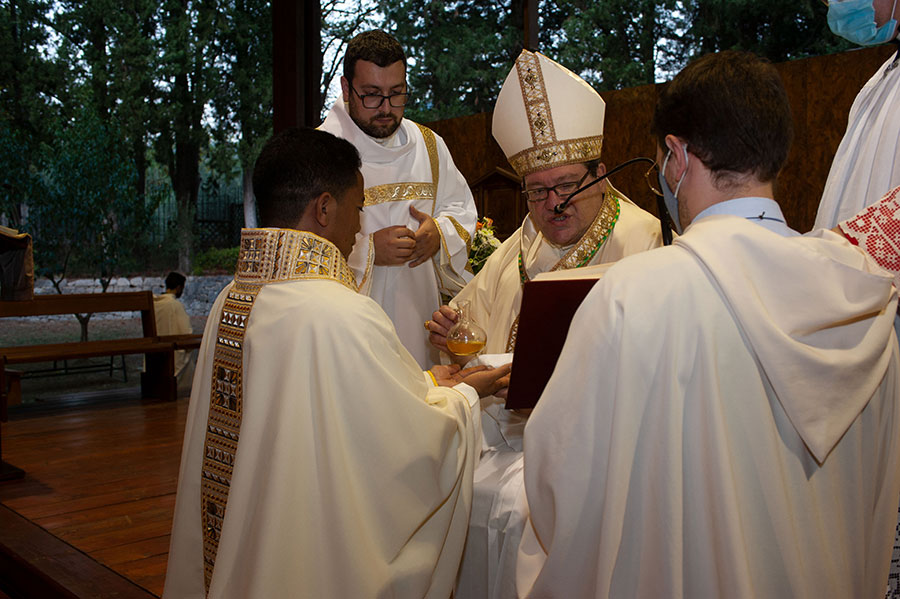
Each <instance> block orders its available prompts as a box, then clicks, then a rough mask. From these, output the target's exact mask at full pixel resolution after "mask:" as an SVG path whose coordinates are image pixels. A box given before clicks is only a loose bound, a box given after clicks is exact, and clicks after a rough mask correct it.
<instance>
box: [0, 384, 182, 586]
mask: <svg viewBox="0 0 900 599" xmlns="http://www.w3.org/2000/svg"><path fill="white" fill-rule="evenodd" d="M113 399H115V401H104V402H102V403H86V404H84V405H81V406H75V407H67V408H66V409H40V410H35V409H30V410H29V409H25V408H22V409H11V410H10V415H9V416H10V418H9V419H10V422H7V423H3V424H2V426H3V434H2V439H3V456H4V459H5V460H6V461H8V462H10V463H11V464H14V465H16V466H18V467H20V468H22V469H24V470H25V472H26V475H25V478H24V479H23V480H19V481H9V482H4V483H0V504H2V505H3V506H5V507H6V508H9V510H12V511H13V512H15V513H17V514H19V515H21V516H23V517H24V518H25V519H27V520H28V521H30V522H31V523H33V524H34V525H37V526H38V527H40V528H41V529H43V530H45V531H47V532H49V533H50V534H51V535H53V536H54V537H56V538H58V539H61V540H62V541H65V542H66V543H68V544H69V545H71V546H72V547H74V548H75V549H77V550H78V551H76V552H74V553H78V552H81V553H83V554H84V555H86V556H87V557H88V558H90V559H92V560H94V561H96V562H97V563H98V564H101V565H103V566H106V567H107V568H109V569H111V570H112V571H114V572H116V573H118V574H120V575H121V576H123V577H124V578H126V579H128V580H129V581H131V582H133V583H134V584H136V585H138V586H139V587H142V588H143V589H146V591H149V593H150V594H152V595H156V596H160V595H161V594H162V589H163V583H164V581H165V569H166V559H167V556H168V549H169V535H170V531H171V526H172V514H173V510H174V507H175V490H176V485H177V482H178V466H179V461H180V458H181V443H182V436H183V433H184V424H185V418H186V414H187V405H188V399H187V398H181V399H178V400H177V401H175V402H159V401H142V400H140V399H139V393H125V397H118V398H113ZM0 515H2V514H0ZM7 528H9V527H8V526H0V545H2V544H3V543H4V542H5V541H6V539H5V538H4V536H5V535H6V533H8V532H9V531H8V530H6V529H7ZM36 530H37V529H36ZM72 559H75V560H77V559H78V556H77V555H75V556H74V557H72ZM85 574H86V575H87V573H85ZM2 575H3V574H2V572H0V576H2ZM60 576H62V575H60ZM85 582H87V581H85ZM84 594H85V596H88V595H89V596H92V597H94V596H95V597H101V596H118V597H124V596H127V595H123V594H118V595H103V594H91V591H84ZM133 596H140V593H138V594H137V595H133ZM0 597H3V594H2V592H0Z"/></svg>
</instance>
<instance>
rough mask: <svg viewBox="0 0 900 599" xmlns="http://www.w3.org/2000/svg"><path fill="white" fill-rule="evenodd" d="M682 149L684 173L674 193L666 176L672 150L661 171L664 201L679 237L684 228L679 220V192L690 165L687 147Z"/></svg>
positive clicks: (660, 183)
mask: <svg viewBox="0 0 900 599" xmlns="http://www.w3.org/2000/svg"><path fill="white" fill-rule="evenodd" d="M681 149H682V150H684V173H682V175H681V179H679V180H678V183H676V184H675V191H674V193H673V192H672V190H671V189H670V188H669V184H668V183H667V182H666V175H665V172H666V165H668V164H669V157H670V156H671V155H672V150H669V151H668V152H666V159H665V160H663V165H662V168H661V169H659V188H660V190H662V192H663V200H665V202H666V210H668V212H669V216H670V217H672V224H674V225H675V232H676V233H678V234H679V235H681V233H682V231H683V230H684V228H683V227H682V226H681V220H679V218H678V190H679V189H681V183H682V182H683V181H684V177H685V175H687V165H688V153H687V147H686V146H681Z"/></svg>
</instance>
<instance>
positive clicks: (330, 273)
mask: <svg viewBox="0 0 900 599" xmlns="http://www.w3.org/2000/svg"><path fill="white" fill-rule="evenodd" d="M304 279H331V280H334V281H337V282H339V283H341V284H343V285H345V286H347V287H349V288H350V289H352V290H353V291H356V289H357V287H356V281H355V280H354V278H353V272H352V271H351V270H350V268H349V267H348V266H347V262H346V261H345V260H344V257H343V256H342V255H341V253H340V251H339V250H338V249H337V247H335V246H334V245H333V244H332V243H331V242H330V241H328V240H327V239H324V238H322V237H319V236H317V235H314V234H312V233H308V232H304V231H294V230H291V229H244V230H243V231H241V250H240V256H239V258H238V265H237V274H235V277H234V285H233V286H232V288H231V290H230V291H229V292H228V296H227V298H226V299H225V304H224V306H223V307H222V312H221V314H220V315H219V326H218V329H217V331H216V345H215V353H214V354H213V370H212V389H211V392H210V398H209V415H208V417H207V425H206V440H205V443H204V451H203V469H202V473H201V517H202V518H203V574H204V581H205V585H206V591H207V592H209V584H210V581H211V580H212V573H213V568H214V567H215V563H216V554H217V553H218V549H219V538H220V536H221V533H222V523H223V522H224V520H225V509H226V506H227V504H228V492H229V489H230V487H231V477H232V474H233V472H234V461H235V455H236V454H237V449H238V441H239V439H240V431H241V418H242V415H243V403H244V393H243V391H244V388H243V343H244V333H245V332H246V327H247V322H248V320H249V318H250V312H251V310H252V309H253V303H254V301H255V300H256V297H257V294H258V293H259V291H260V290H261V289H262V288H263V286H264V285H265V284H266V283H271V282H275V281H288V280H304Z"/></svg>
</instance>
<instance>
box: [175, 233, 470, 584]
mask: <svg viewBox="0 0 900 599" xmlns="http://www.w3.org/2000/svg"><path fill="white" fill-rule="evenodd" d="M428 380H429V377H427V376H426V373H423V372H422V370H421V369H420V368H419V367H418V365H417V364H416V362H415V360H413V358H412V357H411V356H410V354H409V352H408V351H407V350H406V349H405V348H404V347H403V345H402V344H401V343H400V340H399V339H398V338H397V336H396V334H395V333H394V329H393V326H392V325H391V322H390V319H388V318H387V316H386V315H385V314H384V311H383V310H382V309H381V308H380V307H378V305H377V304H376V303H375V302H374V301H372V300H371V299H370V298H368V297H365V296H363V295H360V294H358V293H357V292H356V285H355V281H354V277H353V274H352V272H351V271H350V269H349V268H348V267H347V264H346V262H345V261H344V258H343V256H341V255H340V253H339V251H338V250H337V248H336V247H335V246H334V245H332V244H331V243H330V242H328V241H327V240H325V239H323V238H321V237H317V236H315V235H313V234H310V233H305V232H299V231H293V230H287V229H245V230H244V231H243V232H242V239H241V256H240V259H239V262H238V269H237V274H236V276H235V281H234V282H233V283H231V284H230V285H228V287H226V288H225V290H223V291H222V293H221V294H220V295H219V297H218V299H217V300H216V302H215V305H214V306H213V309H212V312H211V314H210V318H209V320H208V322H207V326H206V331H205V332H204V336H203V344H202V347H201V348H200V355H199V360H198V364H197V376H196V377H195V380H194V387H193V393H192V396H191V403H190V409H189V413H188V419H187V425H186V432H185V441H184V447H183V453H182V462H181V471H180V475H179V486H178V496H177V500H176V505H175V520H174V525H173V532H172V540H171V548H170V552H169V566H168V572H167V577H166V585H165V591H164V596H165V597H171V598H173V599H174V598H186V597H188V598H192V597H205V596H209V597H234V598H246V597H310V598H316V599H329V598H333V599H344V598H347V597H390V598H402V597H408V598H410V599H412V598H421V597H434V598H439V599H446V598H447V597H448V596H449V595H450V592H451V589H452V585H453V581H454V578H455V576H456V571H457V568H458V565H459V559H460V554H461V552H462V547H463V542H464V540H465V534H466V525H467V522H468V516H469V509H470V501H471V492H472V491H471V484H472V470H473V468H474V465H475V463H476V461H477V450H478V443H479V442H480V431H479V426H478V425H479V403H478V397H477V394H476V393H475V391H474V390H473V389H472V388H471V387H469V386H468V385H464V384H461V385H457V386H456V387H454V388H452V389H451V388H446V387H433V386H432V384H431V383H429V382H428ZM207 590H208V594H207Z"/></svg>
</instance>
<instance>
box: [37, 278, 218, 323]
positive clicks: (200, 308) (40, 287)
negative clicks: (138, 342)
mask: <svg viewBox="0 0 900 599" xmlns="http://www.w3.org/2000/svg"><path fill="white" fill-rule="evenodd" d="M233 278H234V277H233V276H232V275H213V276H206V277H194V276H189V277H188V278H187V283H186V284H185V287H184V294H183V295H182V296H181V302H182V303H183V304H184V308H185V310H187V313H188V315H189V316H206V315H207V314H209V310H210V308H211V307H212V304H213V302H214V301H215V299H216V296H217V295H219V292H220V291H222V289H223V288H224V287H225V285H227V284H228V283H229V282H230V281H231V280H232V279H233ZM61 288H62V291H63V293H101V292H102V291H103V288H102V287H101V286H100V281H99V280H98V279H66V280H64V281H63V284H62V285H61ZM145 289H149V290H150V291H152V292H153V293H162V292H164V291H165V277H131V278H126V277H119V278H116V279H113V280H112V282H111V283H110V284H109V287H108V288H107V290H106V291H107V293H112V292H122V291H143V290H145ZM34 293H35V295H42V294H46V293H57V291H56V289H55V288H54V287H53V284H52V283H51V282H50V281H49V280H48V279H44V278H41V279H38V280H37V281H35V283H34ZM133 316H135V317H137V316H140V315H139V314H138V313H135V314H134V315H133ZM62 317H65V318H71V317H70V316H68V315H64V316H62ZM46 318H52V317H46ZM92 318H122V314H121V313H112V314H95V315H94V316H93V317H92Z"/></svg>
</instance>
